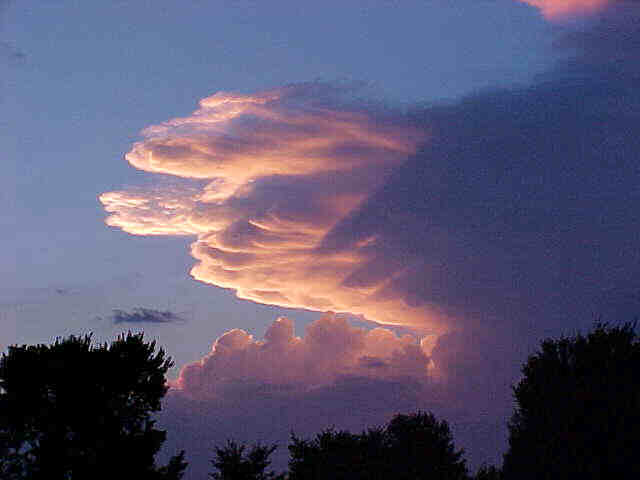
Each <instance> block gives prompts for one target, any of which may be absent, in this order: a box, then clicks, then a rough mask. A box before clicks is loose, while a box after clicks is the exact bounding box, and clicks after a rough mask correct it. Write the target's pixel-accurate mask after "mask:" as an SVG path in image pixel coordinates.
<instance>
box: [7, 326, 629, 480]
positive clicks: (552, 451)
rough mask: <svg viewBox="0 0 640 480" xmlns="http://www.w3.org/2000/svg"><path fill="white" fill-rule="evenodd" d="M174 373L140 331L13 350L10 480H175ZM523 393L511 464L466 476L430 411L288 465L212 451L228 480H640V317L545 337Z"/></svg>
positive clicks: (335, 434) (322, 447)
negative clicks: (281, 469)
mask: <svg viewBox="0 0 640 480" xmlns="http://www.w3.org/2000/svg"><path fill="white" fill-rule="evenodd" d="M172 365H173V363H172V360H171V359H170V358H168V357H167V356H166V354H165V352H164V350H163V349H161V348H160V349H158V350H156V344H155V342H145V341H144V339H143V336H142V335H141V334H137V335H134V334H131V333H129V334H127V335H122V336H120V337H119V338H118V339H117V340H115V341H114V342H112V343H111V344H107V343H105V344H101V345H94V344H93V342H92V340H91V337H89V336H85V337H75V336H70V337H68V338H65V339H60V340H58V341H56V342H55V343H53V344H51V345H29V346H27V345H23V346H12V347H9V349H8V351H7V352H6V353H5V354H3V356H2V359H0V479H2V480H27V479H28V480H40V479H48V480H50V479H51V480H57V479H60V480H84V479H97V480H102V479H104V480H106V479H109V480H113V479H114V478H126V479H129V478H130V479H136V480H178V479H180V478H182V476H183V474H184V471H185V469H186V467H187V463H186V461H185V454H184V452H177V453H176V455H174V456H173V457H172V458H171V459H170V461H169V462H168V463H167V464H166V465H157V463H156V461H155V456H156V454H157V453H158V451H159V450H160V448H161V446H162V444H163V442H164V441H165V438H166V433H165V432H164V431H162V430H159V429H158V428H156V425H155V421H154V420H153V419H152V415H153V414H154V413H155V412H157V411H159V410H160V402H161V400H162V398H163V396H164V395H165V394H166V392H167V385H166V377H165V375H166V373H167V371H168V369H169V368H171V366H172ZM522 373H523V375H522V379H521V380H520V382H519V383H518V384H517V385H516V386H515V387H514V389H513V393H514V399H515V403H516V407H515V411H514V413H513V415H512V417H511V419H510V420H509V424H508V425H509V446H508V450H507V452H506V453H505V455H504V463H503V465H502V466H500V467H496V466H484V467H482V468H481V469H480V470H479V471H477V472H475V474H473V475H471V473H470V472H469V471H468V468H467V465H466V462H465V460H464V458H463V451H462V450H460V449H457V448H456V446H455V444H454V441H453V437H452V435H451V431H450V429H449V425H448V424H447V422H446V421H444V420H439V419H437V418H436V417H435V416H434V415H433V414H432V413H428V412H415V413H410V414H406V415H402V414H401V415H396V416H395V417H394V418H393V419H392V420H391V421H390V422H389V423H388V424H387V425H385V426H383V427H377V428H371V429H369V430H366V431H364V432H362V433H359V434H354V433H351V432H348V431H342V430H326V431H323V432H320V433H318V434H317V435H316V436H315V437H313V438H311V439H303V438H298V437H296V436H295V435H292V437H291V441H290V443H289V445H288V449H289V464H288V467H289V468H288V471H287V472H285V473H276V472H274V471H273V470H272V469H271V468H270V465H271V462H270V456H271V454H272V453H273V452H274V450H275V448H276V446H275V445H263V444H254V445H244V444H238V443H235V442H233V441H228V442H227V443H226V444H225V445H219V446H217V447H214V448H213V451H212V459H211V473H210V474H209V476H210V477H211V478H213V479H218V480H276V479H285V478H286V479H289V480H301V479H305V480H306V479H309V480H315V479H318V480H319V479H336V480H340V479H345V480H346V479H350V480H351V479H355V480H361V479H362V480H364V479H381V480H382V479H398V480H404V479H407V480H408V479H433V480H445V479H451V480H467V479H476V480H496V479H505V480H512V479H514V480H515V479H518V480H529V479H576V480H577V479H580V480H584V479H608V478H611V479H616V480H618V479H632V478H633V479H637V478H640V458H639V456H638V454H637V452H638V447H639V446H640V440H639V439H640V342H639V341H638V337H637V335H636V332H635V323H634V324H631V323H627V324H624V325H620V326H609V325H606V324H598V325H596V326H595V327H594V328H593V329H592V331H591V332H589V333H588V334H587V335H581V334H578V335H575V336H572V337H563V338H559V339H548V340H545V341H543V342H542V343H541V345H540V349H539V350H538V352H536V353H535V354H534V355H532V356H530V357H529V359H528V360H527V361H526V363H525V364H524V365H523V368H522Z"/></svg>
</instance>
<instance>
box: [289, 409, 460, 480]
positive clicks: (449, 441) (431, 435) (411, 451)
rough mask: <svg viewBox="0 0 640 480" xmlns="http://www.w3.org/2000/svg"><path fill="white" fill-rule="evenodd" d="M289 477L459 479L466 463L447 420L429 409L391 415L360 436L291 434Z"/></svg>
mask: <svg viewBox="0 0 640 480" xmlns="http://www.w3.org/2000/svg"><path fill="white" fill-rule="evenodd" d="M289 451H290V460H289V475H290V477H289V478H290V480H302V479H305V480H307V479H312V480H313V479H318V480H320V479H325V478H334V479H345V480H346V479H349V480H357V479H362V480H365V479H367V480H371V479H388V478H394V479H399V480H402V479H412V480H414V479H417V480H420V479H428V480H445V479H446V480H464V479H466V478H467V468H466V465H465V461H464V459H462V453H463V452H462V450H456V448H455V445H454V443H453V437H452V435H451V431H450V430H449V425H448V424H447V422H445V421H438V420H437V419H436V418H435V417H434V415H433V414H431V413H424V412H417V413H414V414H411V415H396V416H395V417H394V418H393V419H392V420H391V422H389V424H388V425H387V426H386V427H384V428H378V429H371V430H368V431H366V432H363V433H362V434H360V435H356V434H352V433H350V432H347V431H338V432H336V431H334V430H326V431H324V432H322V433H320V434H318V435H317V436H316V437H315V439H313V440H303V439H299V438H297V437H295V436H292V439H291V444H290V445H289Z"/></svg>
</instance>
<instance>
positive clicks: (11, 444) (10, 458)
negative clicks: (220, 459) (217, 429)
mask: <svg viewBox="0 0 640 480" xmlns="http://www.w3.org/2000/svg"><path fill="white" fill-rule="evenodd" d="M172 365H173V363H172V361H171V359H170V358H167V357H166V356H165V352H164V350H163V349H159V351H157V352H156V344H155V342H150V343H147V342H145V341H144V339H143V335H142V334H136V335H134V334H131V333H129V334H127V335H122V336H120V337H119V338H118V339H117V340H116V341H114V342H112V343H111V344H110V345H109V344H106V343H105V344H102V345H98V346H95V345H93V344H92V341H91V337H90V336H85V337H75V336H70V337H68V338H65V339H60V340H57V341H56V342H55V343H53V344H52V345H32V346H26V345H23V346H12V347H9V350H8V353H5V354H3V356H2V359H0V455H2V460H0V474H1V475H0V477H2V478H11V479H14V478H15V479H23V478H24V479H26V478H29V479H33V480H39V479H45V478H46V479H81V478H92V479H107V478H109V479H113V478H117V477H122V476H123V475H124V476H125V477H127V478H136V479H140V480H146V479H149V480H151V479H165V480H173V479H179V478H181V476H182V472H183V471H184V469H185V468H186V463H185V462H184V454H183V453H181V454H179V455H177V456H175V457H174V458H173V459H172V460H171V462H170V463H169V464H168V465H167V466H166V467H161V468H158V467H157V466H156V465H155V461H154V457H155V454H156V453H157V452H158V450H159V449H160V447H161V446H162V443H163V442H164V440H165V437H166V433H165V432H164V431H162V430H159V429H157V428H156V427H155V421H154V420H153V419H152V418H151V415H152V414H153V413H154V412H157V411H159V410H160V401H161V399H162V397H163V396H164V395H165V393H166V392H167V385H166V379H165V374H166V372H167V370H168V369H169V368H170V367H171V366H172Z"/></svg>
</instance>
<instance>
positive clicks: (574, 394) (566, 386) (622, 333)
mask: <svg viewBox="0 0 640 480" xmlns="http://www.w3.org/2000/svg"><path fill="white" fill-rule="evenodd" d="M522 372H523V374H524V376H523V378H522V380H521V381H520V382H519V383H518V385H517V386H516V387H515V388H514V396H515V399H516V402H517V408H516V411H515V413H514V415H513V417H512V419H511V422H510V424H509V450H508V452H507V453H506V455H505V461H504V468H503V472H504V477H505V478H506V479H523V480H526V479H534V478H535V479H546V478H549V479H551V478H563V479H580V480H585V479H595V478H598V479H601V478H616V479H627V478H628V479H631V478H640V459H639V458H638V456H637V452H636V450H637V445H638V438H640V343H639V342H638V338H637V335H636V333H635V324H629V323H627V324H624V325H623V326H619V327H610V326H608V325H606V324H605V325H603V324H599V325H596V327H595V328H594V330H593V331H592V332H590V333H589V334H588V335H587V336H583V335H576V336H574V337H572V338H561V339H559V340H551V339H550V340H546V341H544V342H542V345H541V349H540V351H538V352H537V353H536V354H535V355H532V356H531V357H530V358H529V359H528V361H527V362H526V364H525V365H524V367H523V370H522Z"/></svg>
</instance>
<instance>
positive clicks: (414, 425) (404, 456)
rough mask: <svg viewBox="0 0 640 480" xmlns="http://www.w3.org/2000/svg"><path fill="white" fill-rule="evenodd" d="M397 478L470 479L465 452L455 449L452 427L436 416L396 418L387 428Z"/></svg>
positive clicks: (422, 415)
mask: <svg viewBox="0 0 640 480" xmlns="http://www.w3.org/2000/svg"><path fill="white" fill-rule="evenodd" d="M386 432H387V437H388V440H387V441H388V444H389V449H390V451H391V455H392V465H395V466H397V470H396V472H395V475H394V477H393V478H396V479H407V480H408V479H428V480H445V479H447V480H458V479H460V480H462V479H466V478H467V467H466V465H465V461H464V459H463V458H462V455H463V453H464V452H463V451H462V450H457V451H456V449H455V445H454V443H453V436H452V435H451V430H450V429H449V424H448V423H447V422H446V421H444V420H442V421H438V420H437V419H436V418H435V416H434V415H433V414H432V413H425V412H418V413H415V414H412V415H396V416H395V417H394V418H393V419H392V420H391V422H390V423H389V425H388V426H387V429H386Z"/></svg>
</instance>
